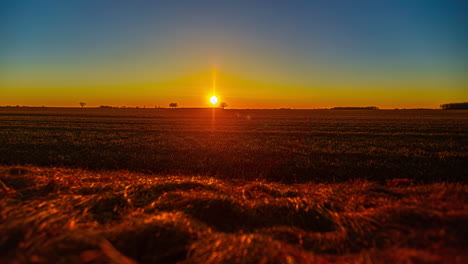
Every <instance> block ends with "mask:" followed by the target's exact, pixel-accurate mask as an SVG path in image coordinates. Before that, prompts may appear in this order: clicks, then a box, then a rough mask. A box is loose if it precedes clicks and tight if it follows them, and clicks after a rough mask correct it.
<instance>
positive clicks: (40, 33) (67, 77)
mask: <svg viewBox="0 0 468 264" xmlns="http://www.w3.org/2000/svg"><path fill="white" fill-rule="evenodd" d="M467 13H468V1H464V0H388V1H385V0H354V1H348V0H342V1H339V0H316V1H314V0H288V1H281V0H245V1H244V0H237V1H228V0H217V1H215V0H159V1H143V0H135V1H123V0H76V1H72V0H42V1H37V0H3V1H1V2H0V105H29V106H76V107H77V106H79V102H86V103H87V105H88V106H99V105H112V106H140V107H143V106H146V107H154V106H155V105H160V106H163V107H165V106H167V105H168V104H169V103H171V102H177V103H178V104H179V106H181V107H206V106H208V105H209V98H210V97H211V96H212V95H213V94H216V95H217V96H218V97H219V99H220V101H225V102H227V103H228V105H229V106H230V107H232V108H279V107H290V108H323V107H333V106H370V105H372V106H379V107H381V108H402V107H407V108H412V107H422V108H426V107H429V108H437V107H439V105H440V104H442V103H449V102H463V101H468V77H467V76H468V70H467V69H468V68H467V66H468V65H467V62H468V48H467V47H468V29H467V25H468V18H467V16H466V14H467Z"/></svg>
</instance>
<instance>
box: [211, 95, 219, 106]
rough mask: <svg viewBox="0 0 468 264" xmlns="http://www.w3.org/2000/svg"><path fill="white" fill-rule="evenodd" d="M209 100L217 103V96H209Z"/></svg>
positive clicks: (213, 103)
mask: <svg viewBox="0 0 468 264" xmlns="http://www.w3.org/2000/svg"><path fill="white" fill-rule="evenodd" d="M210 102H211V104H212V105H215V104H217V103H218V97H216V96H215V95H213V96H211V98H210Z"/></svg>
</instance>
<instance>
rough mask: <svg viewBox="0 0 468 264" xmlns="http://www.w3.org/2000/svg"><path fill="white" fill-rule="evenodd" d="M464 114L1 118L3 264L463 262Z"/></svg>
mask: <svg viewBox="0 0 468 264" xmlns="http://www.w3.org/2000/svg"><path fill="white" fill-rule="evenodd" d="M467 141H468V111H442V110H375V111H374V110H364V111H348V110H234V109H232V110H231V109H230V110H227V109H226V110H222V109H90V108H83V109H73V108H69V109H66V108H0V262H1V263H117V264H134V263H208V264H217V263H239V264H240V263H278V264H282V263H298V264H299V263H460V264H461V263H467V262H468V255H467V253H466V252H467V248H468V240H467V238H468V228H467V225H466V223H467V222H468V210H467V209H466V204H468V186H467V185H466V172H467V168H468V162H467V159H468V147H467V146H468V145H467V143H468V142H467Z"/></svg>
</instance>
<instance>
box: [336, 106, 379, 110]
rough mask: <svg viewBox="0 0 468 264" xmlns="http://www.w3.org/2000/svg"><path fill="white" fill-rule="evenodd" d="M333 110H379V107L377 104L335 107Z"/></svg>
mask: <svg viewBox="0 0 468 264" xmlns="http://www.w3.org/2000/svg"><path fill="white" fill-rule="evenodd" d="M332 110H379V108H378V107H377V106H365V107H354V106H351V107H350V106H345V107H333V108H332Z"/></svg>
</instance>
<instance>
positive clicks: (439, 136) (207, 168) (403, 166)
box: [0, 108, 468, 183]
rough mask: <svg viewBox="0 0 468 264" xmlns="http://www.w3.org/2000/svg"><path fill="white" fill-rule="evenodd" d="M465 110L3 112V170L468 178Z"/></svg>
mask: <svg viewBox="0 0 468 264" xmlns="http://www.w3.org/2000/svg"><path fill="white" fill-rule="evenodd" d="M467 146H468V111H443V110H398V111H397V110H361V111H357V110H353V111H351V110H221V109H217V110H212V109H72V108H71V109H61V108H0V164H4V165H17V164H20V165H23V164H33V165H37V166H52V167H54V166H58V167H74V168H78V169H82V168H85V169H89V170H95V171H99V170H103V169H104V170H128V171H134V172H143V173H153V174H170V175H207V176H214V177H217V178H225V179H232V178H236V179H247V180H255V179H265V180H268V181H277V182H282V183H305V182H309V181H314V182H327V183H333V182H340V181H348V180H350V179H367V180H373V181H384V180H386V179H394V178H409V179H412V180H415V181H417V182H426V183H428V182H440V181H450V182H457V181H466V177H465V174H466V171H468V149H467Z"/></svg>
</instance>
